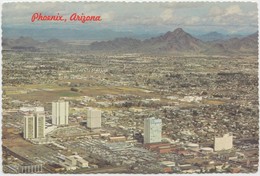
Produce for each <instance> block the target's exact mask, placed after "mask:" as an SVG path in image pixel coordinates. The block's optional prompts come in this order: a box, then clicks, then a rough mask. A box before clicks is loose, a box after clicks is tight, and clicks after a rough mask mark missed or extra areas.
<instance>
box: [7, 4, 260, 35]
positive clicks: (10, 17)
mask: <svg viewBox="0 0 260 176" xmlns="http://www.w3.org/2000/svg"><path fill="white" fill-rule="evenodd" d="M36 12H38V13H42V14H43V15H56V14H57V13H59V14H61V15H63V16H65V17H69V16H70V15H71V14H72V13H75V12H76V13H78V14H81V13H84V14H85V15H100V16H101V18H102V21H101V22H87V23H84V24H82V23H80V22H66V23H61V22H60V23H55V22H46V21H45V22H35V23H32V22H31V16H32V14H33V13H36ZM257 13H258V10H257V3H255V2H211V3H208V2H172V3H124V2H122V3H119V2H112V3H111V2H110V3H109V2H76V3H73V2H70V3H67V2H56V3H40V2H36V3H26V2H23V3H5V4H3V8H2V14H3V16H2V26H3V27H12V28H43V29H46V28H71V29H84V28H89V29H95V28H99V29H111V30H113V31H129V32H139V33H140V32H143V33H145V32H161V33H163V32H167V31H173V30H174V29H175V28H178V27H181V28H183V29H185V30H186V31H187V32H193V33H207V32H212V31H217V32H221V33H229V34H250V33H254V32H256V31H257V29H258V19H257V17H258V14H257Z"/></svg>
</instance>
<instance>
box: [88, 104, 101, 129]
mask: <svg viewBox="0 0 260 176" xmlns="http://www.w3.org/2000/svg"><path fill="white" fill-rule="evenodd" d="M87 127H88V128H90V129H95V128H101V111H100V110H97V109H92V108H89V109H88V111H87Z"/></svg>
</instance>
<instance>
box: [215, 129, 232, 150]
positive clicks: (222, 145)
mask: <svg viewBox="0 0 260 176" xmlns="http://www.w3.org/2000/svg"><path fill="white" fill-rule="evenodd" d="M232 148H233V135H232V133H227V134H224V136H220V137H215V140H214V150H215V151H221V150H229V149H232Z"/></svg>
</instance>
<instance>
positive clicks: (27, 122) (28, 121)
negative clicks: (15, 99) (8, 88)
mask: <svg viewBox="0 0 260 176" xmlns="http://www.w3.org/2000/svg"><path fill="white" fill-rule="evenodd" d="M23 137H24V138H25V139H34V138H44V137H45V114H44V112H40V113H35V114H30V115H27V116H24V128H23Z"/></svg>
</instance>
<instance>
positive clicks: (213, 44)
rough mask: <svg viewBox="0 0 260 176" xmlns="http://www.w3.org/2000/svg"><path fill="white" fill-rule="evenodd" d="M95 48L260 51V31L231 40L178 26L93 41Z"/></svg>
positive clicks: (154, 51) (173, 51)
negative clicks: (136, 36) (143, 34)
mask: <svg viewBox="0 0 260 176" xmlns="http://www.w3.org/2000/svg"><path fill="white" fill-rule="evenodd" d="M89 48H90V50H92V51H99V52H100V51H103V52H133V51H134V52H138V53H152V54H207V55H210V54H219V55H229V54H237V53H240V54H257V52H258V32H256V33H254V34H252V35H249V36H246V37H243V38H231V39H227V40H217V41H207V42H205V41H202V40H200V39H198V38H195V37H193V36H192V35H190V34H189V33H187V32H185V31H184V30H183V29H182V28H177V29H175V30H174V31H173V32H170V31H169V32H167V33H165V34H164V35H160V36H158V37H153V38H150V39H146V40H143V41H141V40H137V39H132V38H118V39H115V40H110V41H102V42H93V43H91V44H90V46H89Z"/></svg>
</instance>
